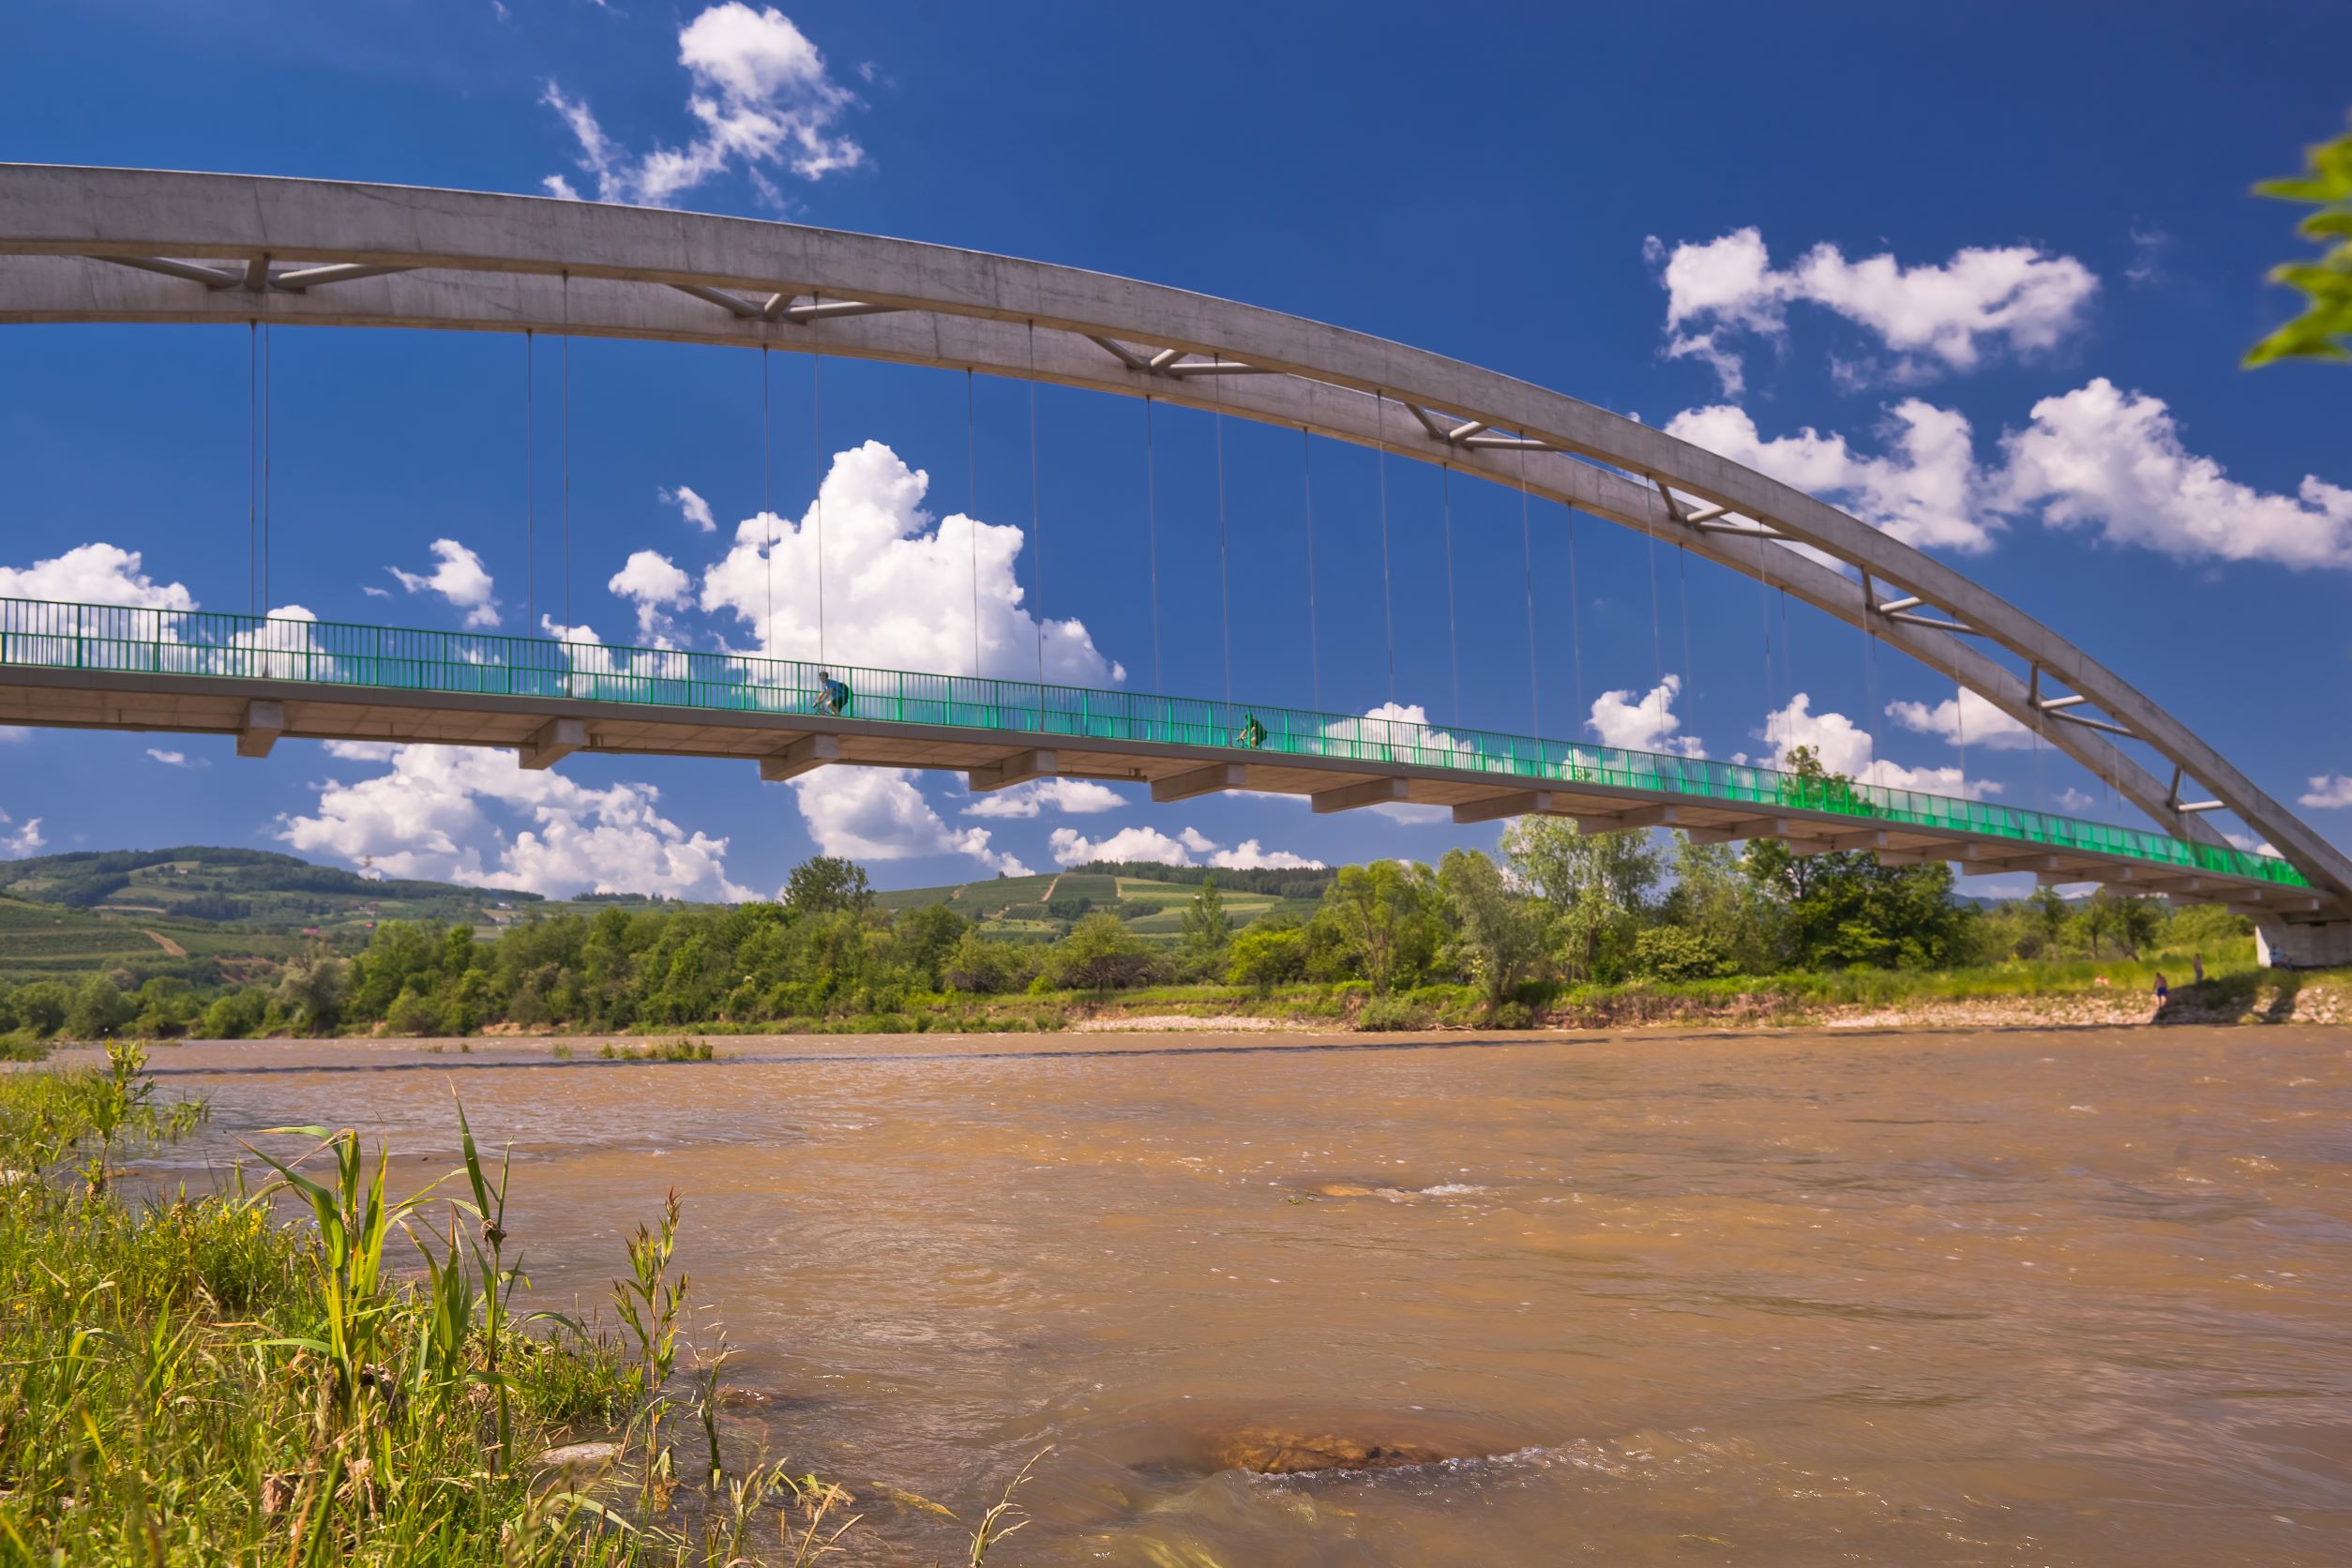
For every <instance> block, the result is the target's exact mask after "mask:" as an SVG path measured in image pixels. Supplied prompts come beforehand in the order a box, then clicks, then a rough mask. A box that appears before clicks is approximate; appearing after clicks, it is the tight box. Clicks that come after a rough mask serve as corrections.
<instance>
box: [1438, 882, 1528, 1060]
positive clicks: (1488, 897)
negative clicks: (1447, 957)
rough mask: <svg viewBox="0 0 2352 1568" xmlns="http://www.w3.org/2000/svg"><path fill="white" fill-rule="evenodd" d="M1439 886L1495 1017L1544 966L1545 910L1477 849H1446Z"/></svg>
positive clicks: (1471, 967)
mask: <svg viewBox="0 0 2352 1568" xmlns="http://www.w3.org/2000/svg"><path fill="white" fill-rule="evenodd" d="M1438 886H1439V888H1440V890H1441V891H1442V892H1443V893H1444V895H1445V897H1446V901H1447V902H1448V903H1449V904H1451V905H1452V906H1453V910H1454V919H1455V929H1456V930H1457V931H1458V933H1459V938H1458V940H1459V944H1460V947H1461V949H1462V951H1463V952H1464V953H1465V954H1466V955H1467V957H1468V958H1469V960H1470V962H1469V968H1470V972H1472V973H1473V974H1475V975H1476V976H1477V979H1478V984H1479V988H1480V989H1481V991H1482V992H1483V993H1484V996H1485V1003H1486V1014H1487V1017H1489V1018H1492V1017H1493V1016H1494V1013H1495V1010H1496V1009H1497V1008H1499V1007H1500V1006H1501V1005H1502V1004H1503V1003H1505V1002H1507V1001H1509V1000H1510V998H1511V994H1512V992H1514V991H1515V990H1517V989H1518V987H1519V982H1520V981H1522V980H1524V979H1526V978H1527V977H1528V976H1529V974H1530V973H1531V972H1533V971H1534V969H1535V967H1536V966H1537V965H1538V964H1540V963H1542V962H1543V960H1544V936H1545V924H1546V921H1545V910H1544V908H1543V906H1542V905H1541V904H1539V903H1537V902H1536V901H1535V900H1534V899H1533V898H1530V897H1527V896H1525V895H1523V894H1520V893H1517V892H1515V891H1514V890H1513V889H1512V887H1511V884H1510V882H1508V881H1507V880H1505V878H1504V876H1503V874H1502V871H1501V869H1500V867H1497V866H1496V865H1495V863H1494V862H1493V861H1491V860H1489V859H1487V858H1486V857H1485V855H1484V854H1482V853H1480V852H1478V851H1476V850H1462V849H1454V850H1448V851H1446V852H1445V858H1444V859H1442V860H1440V861H1439V862H1438Z"/></svg>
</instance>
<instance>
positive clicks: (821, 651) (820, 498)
mask: <svg viewBox="0 0 2352 1568" xmlns="http://www.w3.org/2000/svg"><path fill="white" fill-rule="evenodd" d="M808 298H809V303H810V304H811V306H812V307H813V306H816V305H821V304H822V303H823V297H822V295H819V294H810V295H809V296H808ZM817 320H818V318H817V317H816V316H815V315H813V314H812V315H811V316H810V317H809V318H808V332H809V347H810V351H811V352H810V354H809V355H808V460H809V463H810V465H811V466H812V467H813V468H814V469H815V470H816V475H817V662H818V663H819V664H821V665H822V664H824V663H825V662H826V656H825V356H824V351H823V350H822V349H821V348H819V347H817V343H816V332H817Z"/></svg>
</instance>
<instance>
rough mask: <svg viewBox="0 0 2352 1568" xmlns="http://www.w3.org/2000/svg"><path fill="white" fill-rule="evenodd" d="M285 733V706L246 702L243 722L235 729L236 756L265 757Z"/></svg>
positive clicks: (282, 704) (273, 703) (280, 703)
mask: <svg viewBox="0 0 2352 1568" xmlns="http://www.w3.org/2000/svg"><path fill="white" fill-rule="evenodd" d="M285 732H286V704H284V703H283V702H248V703H247V704H246V705H245V722H244V723H243V724H241V725H239V726H238V727H237V755H238V756H240V757H266V756H268V755H269V748H270V747H271V746H276V745H277V744H278V737H279V736H280V735H282V734H284V733H285Z"/></svg>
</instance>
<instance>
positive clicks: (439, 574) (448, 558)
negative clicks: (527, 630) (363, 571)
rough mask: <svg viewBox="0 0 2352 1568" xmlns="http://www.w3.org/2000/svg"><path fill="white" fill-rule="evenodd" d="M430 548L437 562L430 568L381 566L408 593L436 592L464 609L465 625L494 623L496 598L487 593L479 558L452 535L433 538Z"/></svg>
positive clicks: (487, 578)
mask: <svg viewBox="0 0 2352 1568" xmlns="http://www.w3.org/2000/svg"><path fill="white" fill-rule="evenodd" d="M432 552H433V555H434V556H435V557H436V558H437V559H438V561H439V562H440V565H436V566H434V567H433V569H432V570H431V571H430V572H404V571H402V570H401V569H400V567H398V566H386V567H385V568H384V570H386V571H388V572H390V573H391V574H392V575H393V576H394V577H396V578H398V579H399V580H400V586H401V587H403V588H405V589H407V590H408V591H409V592H410V593H412V594H438V595H440V596H442V597H443V598H445V599H446V600H448V601H449V602H450V603H451V604H452V605H455V606H456V607H457V608H458V609H460V610H462V611H465V624H466V625H467V626H475V627H479V626H496V625H498V600H497V599H496V598H495V597H493V596H491V592H490V590H491V587H492V583H491V581H490V573H489V572H488V571H486V570H484V569H483V566H482V558H481V557H480V556H478V555H476V554H475V553H474V552H473V551H472V550H468V549H466V547H465V546H463V545H461V544H460V543H458V541H457V540H455V539H435V540H434V541H433V542H432Z"/></svg>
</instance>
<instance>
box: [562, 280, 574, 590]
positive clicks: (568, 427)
mask: <svg viewBox="0 0 2352 1568" xmlns="http://www.w3.org/2000/svg"><path fill="white" fill-rule="evenodd" d="M562 371H563V377H564V395H563V399H562V403H563V410H562V420H563V441H562V449H563V463H564V625H565V626H571V625H572V624H573V622H572V275H571V274H570V273H569V272H568V271H567V272H565V274H564V357H563V366H562Z"/></svg>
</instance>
